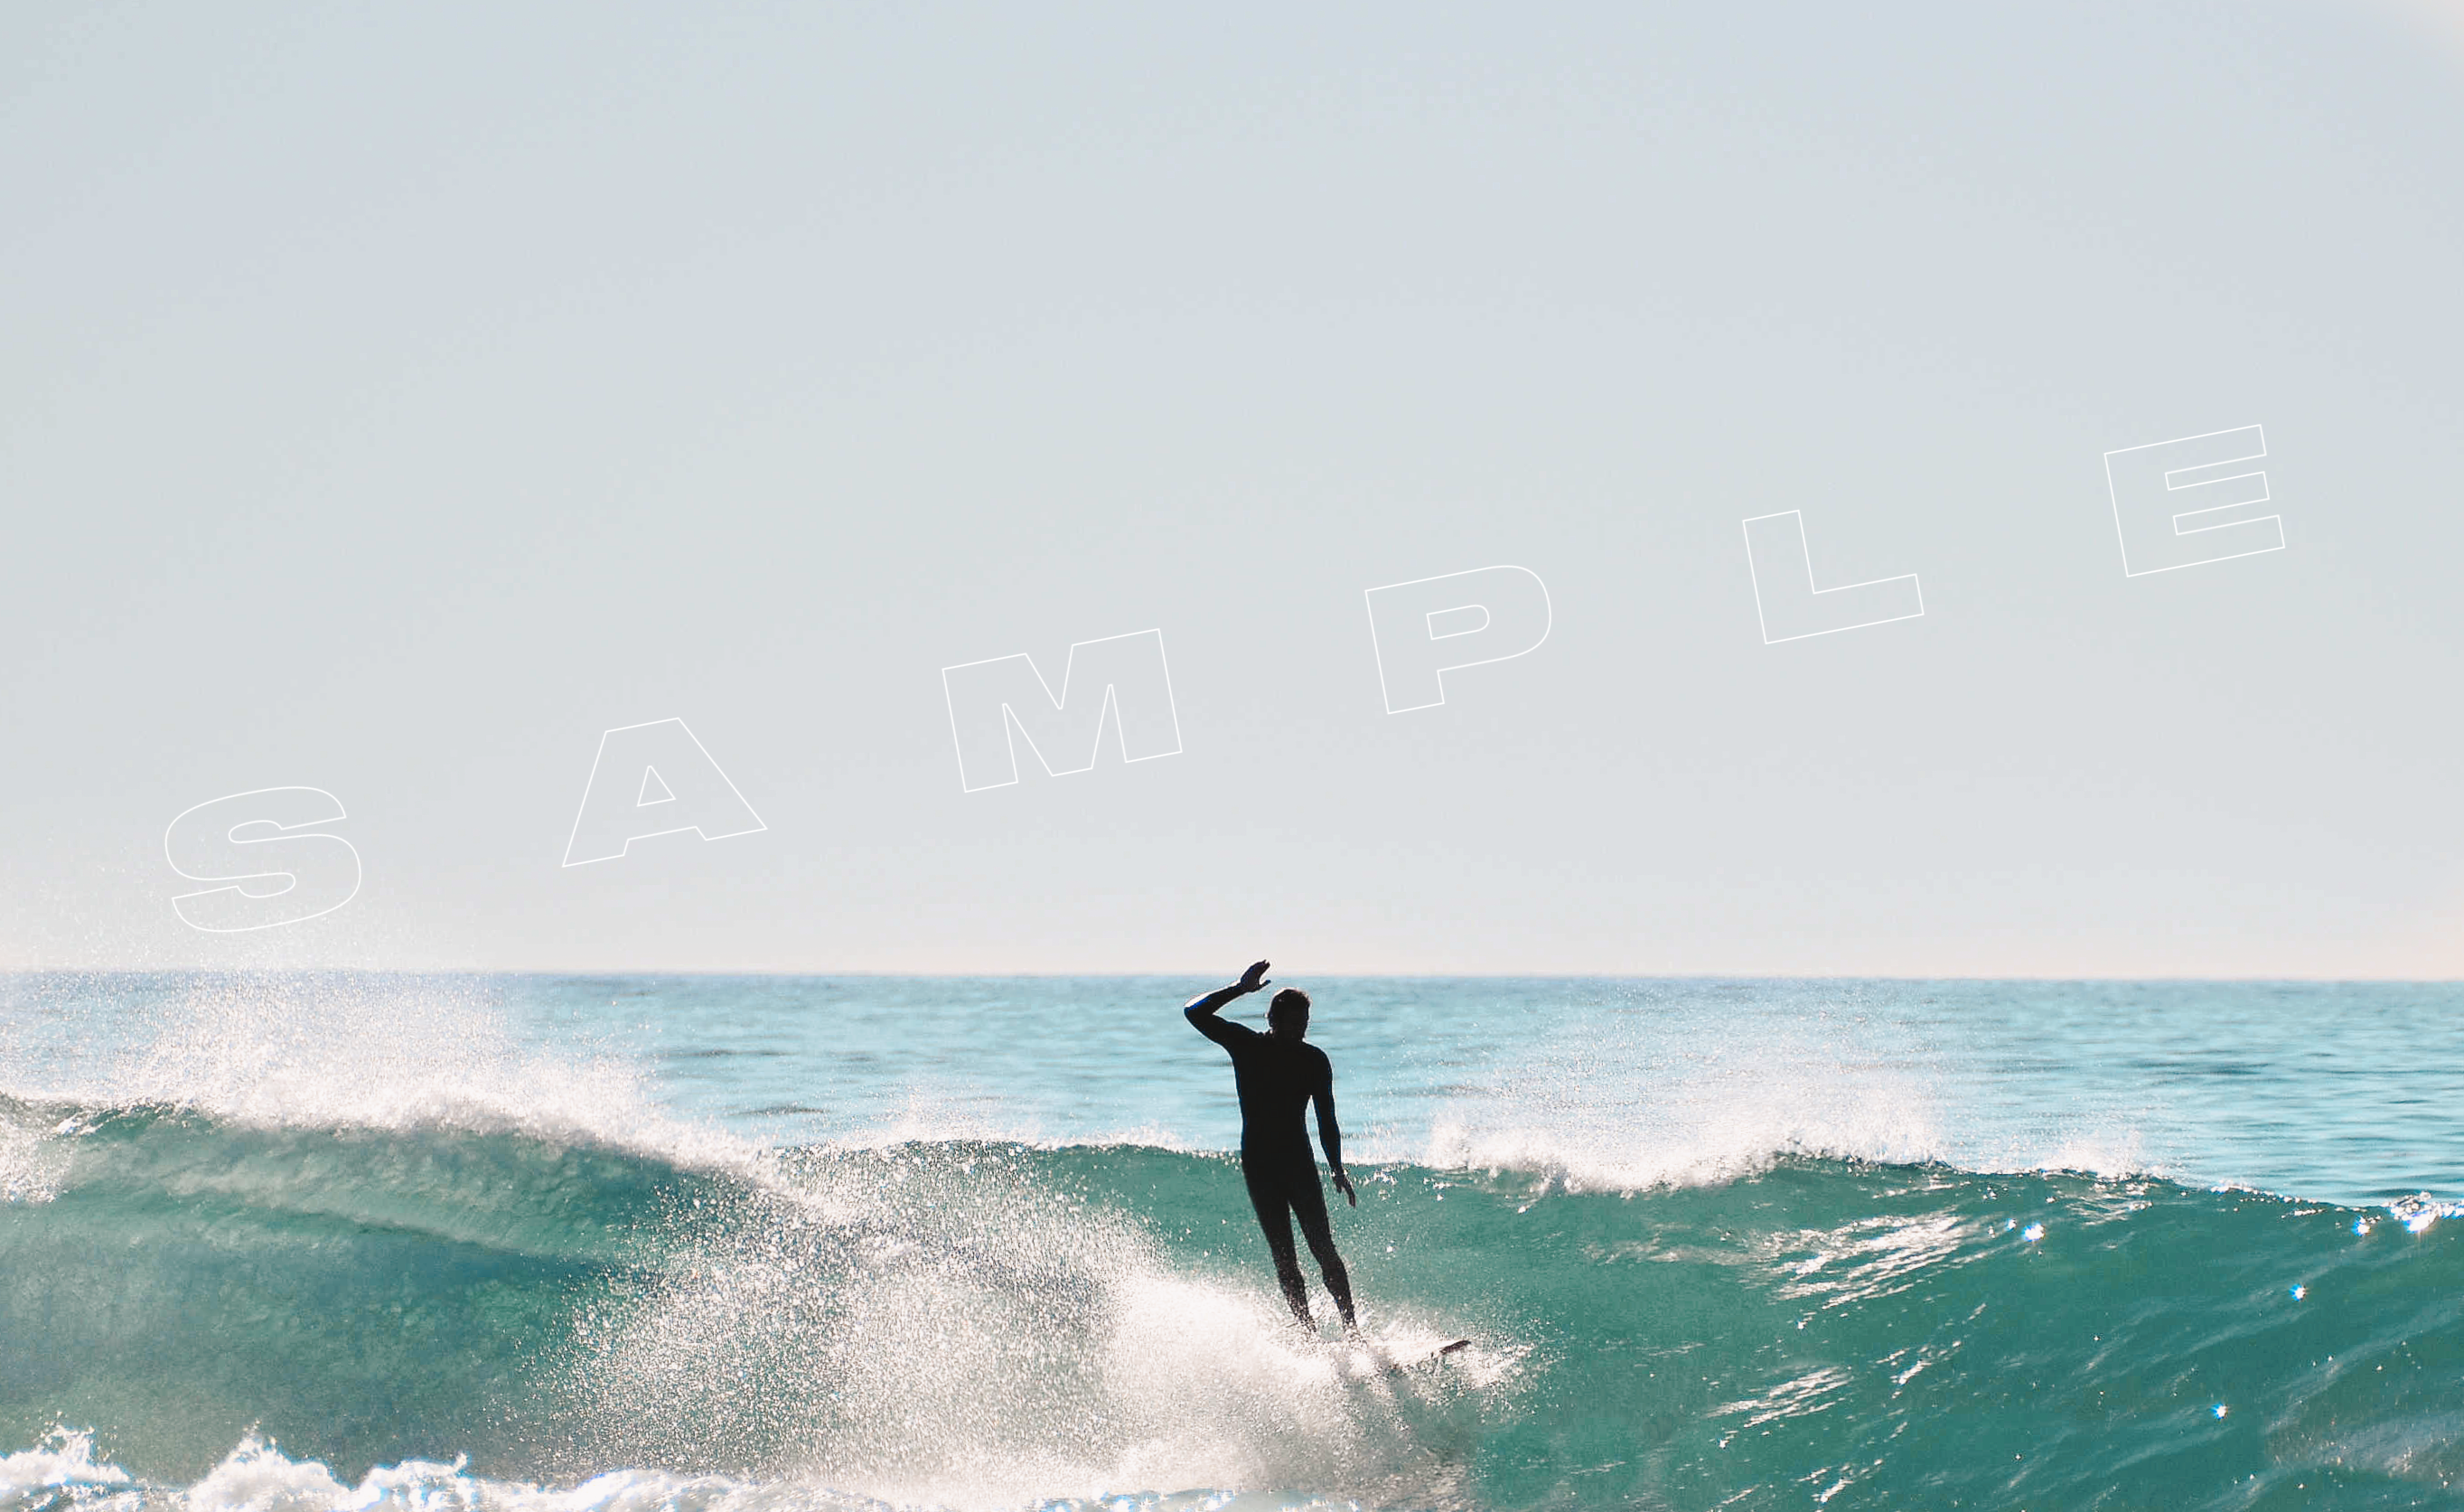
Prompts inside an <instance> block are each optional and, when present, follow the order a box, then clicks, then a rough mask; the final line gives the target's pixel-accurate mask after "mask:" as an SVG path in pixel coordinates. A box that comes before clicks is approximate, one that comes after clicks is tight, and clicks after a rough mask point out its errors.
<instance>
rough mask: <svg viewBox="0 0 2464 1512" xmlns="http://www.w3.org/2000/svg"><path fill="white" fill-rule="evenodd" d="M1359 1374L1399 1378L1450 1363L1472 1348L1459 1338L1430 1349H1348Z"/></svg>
mask: <svg viewBox="0 0 2464 1512" xmlns="http://www.w3.org/2000/svg"><path fill="white" fill-rule="evenodd" d="M1347 1347H1348V1348H1349V1351H1350V1353H1351V1356H1352V1364H1353V1372H1354V1373H1355V1374H1362V1375H1368V1374H1376V1375H1395V1374H1397V1373H1399V1372H1401V1371H1404V1370H1418V1369H1419V1368H1421V1367H1425V1366H1433V1365H1438V1364H1440V1363H1441V1362H1443V1361H1446V1360H1450V1359H1452V1358H1453V1357H1454V1356H1456V1355H1458V1354H1460V1353H1462V1352H1463V1350H1465V1349H1468V1348H1470V1347H1471V1341H1470V1340H1468V1339H1457V1340H1456V1341H1454V1342H1453V1343H1452V1344H1441V1345H1438V1346H1437V1347H1436V1348H1434V1349H1430V1348H1389V1347H1388V1346H1387V1345H1382V1344H1377V1343H1375V1342H1374V1341H1366V1342H1363V1343H1360V1344H1355V1345H1349V1346H1347Z"/></svg>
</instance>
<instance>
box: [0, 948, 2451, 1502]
mask: <svg viewBox="0 0 2464 1512" xmlns="http://www.w3.org/2000/svg"><path fill="white" fill-rule="evenodd" d="M1235 965H1237V963H1235ZM1278 979H1279V982H1280V981H1282V980H1283V978H1282V977H1281V973H1278ZM1215 985H1217V983H1215V982H1212V981H1203V980H1196V979H1191V980H1179V979H1133V978H1090V979H994V980H959V979H916V978H827V979H824V978H730V977H703V978H645V977H624V978H554V977H490V978H480V977H437V978H406V977H373V976H301V975H293V976H278V977H200V976H93V977H67V976H17V977H11V978H6V979H0V1512H16V1509H19V1508H25V1509H28V1512H33V1509H42V1512H51V1509H55V1508H58V1509H65V1508H68V1507H72V1506H94V1507H106V1506H107V1507H110V1508H113V1509H115V1512H140V1509H145V1508H165V1509H167V1508H173V1507H187V1508H207V1507H226V1506H228V1507H235V1508H238V1507H245V1508H250V1509H253V1512H312V1509H323V1508H334V1507H345V1506H347V1507H366V1508H376V1507H390V1506H401V1507H414V1506H416V1507H422V1508H428V1507H435V1508H447V1507H451V1508H457V1509H476V1508H489V1509H495V1508H507V1509H510V1508H517V1507H519V1508H525V1509H538V1512H551V1509H552V1512H596V1509H601V1508H606V1509H611V1512H632V1509H637V1508H638V1509H644V1512H648V1509H652V1508H660V1509H665V1508H675V1509H694V1512H698V1509H704V1508H713V1509H716V1508H728V1509H735V1508H741V1509H743V1512H766V1509H772V1508H777V1509H798V1508H808V1507H850V1508H853V1507H863V1506H869V1505H874V1504H878V1503H884V1502H887V1503H892V1504H898V1505H937V1506H953V1507H966V1508H977V1507H984V1508H996V1507H999V1508H1008V1507H1029V1506H1038V1505H1052V1504H1056V1503H1074V1504H1081V1505H1087V1506H1092V1505H1094V1504H1095V1503H1097V1502H1099V1501H1100V1502H1102V1503H1103V1504H1104V1505H1105V1506H1106V1507H1108V1508H1123V1509H1138V1508H1147V1507H1156V1508H1191V1509H1198V1508H1210V1509H1211V1508H1221V1507H1231V1506H1238V1507H1260V1508H1265V1507H1284V1506H1300V1505H1312V1504H1327V1505H1347V1504H1353V1505H1359V1506H1364V1507H1445V1508H1480V1509H1488V1508H1495V1509H1507V1508H1538V1507H1609V1506H1618V1507H1626V1506H1633V1507H1673V1508H1689V1509H1692V1508H1705V1509H1707V1508H1714V1507H1728V1508H1777V1507H1829V1508H1842V1507H1909V1508H1931V1507H1942V1508H1952V1507H1977V1508H2035V1509H2057V1508H2115V1509H2119V1508H2147V1509H2160V1508H2161V1509H2167V1512H2181V1509H2190V1508H2226V1507H2233V1508H2242V1507H2252V1508H2260V1507H2265V1508H2274V1507H2288V1508H2290V1507H2371V1508H2377V1507H2464V1206H2459V1205H2458V1204H2459V1199H2464V991H2459V990H2458V989H2456V988H2453V987H2450V986H2417V987H2415V986H2384V985H2367V986H2363V985H2342V986H2339V985H2299V984H2282V985H2268V984H2186V983H2167V984H2111V983H2105V984H2070V985H2064V984H2041V983H2028V984H2018V983H1986V982H1721V981H1669V982H1647V981H1635V982H1619V981H1554V980H1551V981H1499V980H1475V981H1426V980H1365V979H1353V980H1344V979H1333V980H1319V981H1301V982H1298V983H1297V984H1295V985H1301V986H1306V987H1308V988H1309V989H1310V990H1311V991H1312V993H1313V995H1314V996H1315V997H1316V999H1317V1011H1316V1021H1315V1023H1314V1025H1313V1028H1312V1032H1311V1037H1312V1038H1313V1039H1314V1040H1316V1041H1317V1042H1318V1043H1320V1044H1322V1045H1323V1046H1324V1047H1325V1048H1326V1049H1327V1051H1328V1053H1329V1054H1330V1055H1331V1057H1332V1059H1333V1062H1334V1066H1335V1072H1336V1078H1337V1079H1336V1086H1337V1094H1338V1102H1339V1107H1340V1110H1341V1113H1342V1117H1343V1121H1344V1124H1345V1128H1346V1138H1347V1154H1348V1156H1349V1158H1350V1162H1351V1164H1352V1166H1353V1172H1354V1175H1355V1178H1356V1179H1357V1180H1358V1181H1359V1185H1360V1192H1361V1199H1362V1200H1361V1204H1360V1206H1359V1208H1358V1209H1356V1210H1348V1209H1342V1208H1338V1209H1337V1215H1336V1219H1335V1223H1336V1236H1337V1241H1338V1243H1339V1244H1340V1245H1341V1246H1342V1248H1343V1249H1344V1251H1345V1254H1346V1256H1347V1257H1348V1258H1349V1260H1350V1263H1351V1266H1352V1270H1353V1282H1354V1286H1355V1288H1356V1289H1357V1291H1358V1292H1359V1294H1360V1296H1361V1298H1362V1301H1363V1303H1364V1306H1365V1309H1366V1314H1367V1316H1366V1322H1367V1323H1368V1325H1369V1329H1370V1332H1371V1334H1372V1335H1373V1337H1374V1339H1375V1341H1377V1351H1378V1352H1369V1353H1363V1352H1358V1351H1352V1350H1347V1349H1339V1348H1333V1347H1330V1346H1328V1345H1319V1344H1312V1343H1311V1342H1309V1341H1308V1340H1305V1339H1302V1338H1300V1337H1298V1336H1297V1335H1295V1334H1294V1333H1293V1332H1292V1331H1291V1330H1290V1329H1288V1328H1287V1327H1286V1326H1283V1325H1282V1324H1281V1323H1280V1321H1279V1320H1280V1315H1281V1311H1282V1309H1281V1302H1280V1299H1279V1298H1278V1296H1277V1295H1276V1293H1275V1289H1274V1284H1273V1278H1272V1275H1271V1272H1270V1269H1269V1267H1268V1264H1267V1261H1266V1257H1265V1247H1264V1245H1263V1243H1262V1242H1261V1241H1260V1239H1259V1238H1258V1235H1257V1233H1256V1230H1255V1227H1254V1224H1253V1223H1252V1221H1251V1219H1250V1217H1249V1215H1248V1212H1247V1208H1246V1204H1245V1199H1244V1197H1243V1192H1242V1189H1241V1183H1240V1175H1239V1170H1238V1167H1237V1164H1236V1162H1235V1161H1234V1159H1233V1158H1231V1157H1230V1156H1229V1155H1228V1154H1227V1153H1226V1151H1227V1150H1228V1149H1229V1148H1230V1147H1231V1146H1232V1145H1233V1144H1234V1142H1235V1140H1236V1139H1237V1135H1238V1127H1237V1122H1236V1115H1235V1112H1234V1108H1233V1104H1232V1099H1231V1078H1230V1074H1229V1071H1228V1067H1227V1063H1226V1062H1225V1060H1224V1058H1223V1056H1222V1055H1221V1052H1220V1051H1218V1050H1217V1049H1216V1048H1215V1047H1213V1046H1212V1045H1209V1044H1207V1043H1206V1042H1205V1041H1204V1040H1202V1039H1200V1038H1199V1036H1198V1035H1196V1034H1192V1033H1191V1032H1190V1031H1189V1029H1188V1028H1187V1026H1186V1025H1184V1024H1183V1023H1182V1021H1181V1019H1180V1016H1179V1014H1178V1012H1177V1008H1178V1005H1179V1004H1180V1003H1181V1002H1182V1001H1184V1000H1185V999H1187V998H1188V997H1190V996H1191V995H1193V994H1195V993H1196V992H1199V991H1200V990H1203V989H1207V988H1210V987H1213V986H1215ZM1257 1001H1258V1000H1254V999H1253V1000H1250V1001H1249V1002H1248V1003H1246V1004H1244V1005H1242V1007H1243V1008H1254V1007H1255V1006H1256V1004H1257ZM1237 1012H1239V1010H1236V1013H1237ZM1251 1016H1255V1015H1254V1014H1252V1015H1251ZM1328 1311H1329V1309H1327V1308H1326V1307H1325V1305H1324V1304H1323V1302H1321V1304H1320V1312H1321V1315H1322V1316H1323V1315H1324V1314H1325V1313H1326V1312H1328ZM1455 1337H1468V1338H1470V1339H1471V1340H1472V1341H1473V1344H1472V1346H1471V1347H1470V1348H1469V1349H1468V1350H1466V1351H1464V1352H1463V1354H1462V1355H1461V1356H1458V1357H1456V1358H1455V1359H1452V1360H1450V1361H1447V1362H1445V1363H1443V1364H1440V1365H1433V1366H1421V1367H1413V1368H1408V1369H1403V1370H1400V1371H1389V1370H1387V1369H1385V1368H1383V1367H1382V1362H1383V1361H1386V1360H1392V1359H1403V1360H1408V1359H1411V1358H1413V1357H1414V1355H1415V1353H1416V1351H1418V1350H1420V1349H1423V1348H1425V1347H1427V1346H1428V1345H1434V1344H1435V1343H1437V1342H1440V1341H1442V1340H1445V1339H1450V1338H1455Z"/></svg>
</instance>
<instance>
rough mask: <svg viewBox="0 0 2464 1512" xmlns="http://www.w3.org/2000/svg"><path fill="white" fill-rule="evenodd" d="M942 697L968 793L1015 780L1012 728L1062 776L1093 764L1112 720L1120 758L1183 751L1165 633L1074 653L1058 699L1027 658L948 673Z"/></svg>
mask: <svg viewBox="0 0 2464 1512" xmlns="http://www.w3.org/2000/svg"><path fill="white" fill-rule="evenodd" d="M941 691H942V692H943V693H944V694H946V695H947V696H948V698H949V700H950V732H951V734H953V735H955V736H956V737H957V742H958V782H959V786H960V787H962V788H963V789H965V790H966V791H968V792H979V791H981V790H983V789H986V788H1006V787H1008V786H1010V785H1011V784H1012V783H1015V782H1016V781H1018V755H1017V748H1016V746H1015V745H1013V744H1012V742H1011V740H1010V732H1011V731H1012V730H1013V729H1015V730H1016V731H1017V732H1018V733H1019V734H1021V735H1023V736H1025V737H1026V745H1027V749H1029V750H1031V751H1033V752H1034V753H1035V759H1036V760H1037V761H1039V762H1042V763H1043V764H1044V769H1045V772H1047V773H1049V774H1050V775H1052V776H1055V777H1059V776H1065V775H1067V773H1070V772H1077V771H1085V770H1087V769H1088V768H1089V767H1093V766H1094V765H1095V757H1096V755H1097V753H1098V752H1100V751H1101V750H1102V749H1103V744H1104V724H1105V722H1106V719H1107V717H1108V716H1109V718H1110V720H1111V725H1112V727H1113V728H1114V729H1115V730H1117V731H1119V732H1120V741H1121V759H1122V760H1123V761H1125V762H1132V761H1146V760H1148V759H1150V758H1152V757H1156V756H1177V755H1179V754H1180V717H1179V715H1178V714H1177V713H1176V712H1175V711H1174V709H1173V705H1172V676H1171V674H1170V673H1168V672H1166V671H1165V670H1164V664H1163V632H1162V631H1160V630H1142V631H1140V632H1138V633H1137V634H1134V635H1111V636H1108V637H1106V638H1105V639H1102V640H1082V641H1080V642H1078V643H1077V644H1076V645H1074V646H1072V647H1070V648H1069V664H1068V665H1067V667H1065V668H1064V669H1063V670H1062V674H1061V692H1060V694H1059V695H1058V696H1056V695H1055V694H1054V693H1053V691H1052V685H1051V684H1050V683H1048V682H1046V681H1045V680H1044V674H1043V673H1041V672H1038V671H1037V670H1036V669H1035V661H1034V658H1032V657H1030V656H1025V655H1024V654H1023V653H1022V654H1021V655H1019V656H996V657H994V658H993V659H992V660H990V661H970V662H968V663H966V664H965V665H964V666H958V667H944V668H942V669H941Z"/></svg>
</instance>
